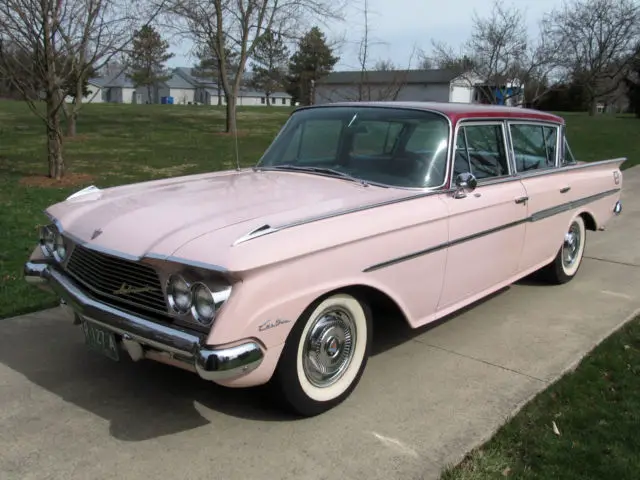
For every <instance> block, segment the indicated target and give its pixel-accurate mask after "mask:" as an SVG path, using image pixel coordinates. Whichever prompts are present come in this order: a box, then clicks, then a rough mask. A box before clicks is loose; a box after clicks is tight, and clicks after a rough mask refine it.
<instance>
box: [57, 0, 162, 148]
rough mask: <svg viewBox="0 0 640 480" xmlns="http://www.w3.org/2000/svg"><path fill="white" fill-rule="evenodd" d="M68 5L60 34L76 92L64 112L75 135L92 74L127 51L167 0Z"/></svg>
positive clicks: (91, 0) (90, 0)
mask: <svg viewBox="0 0 640 480" xmlns="http://www.w3.org/2000/svg"><path fill="white" fill-rule="evenodd" d="M65 4H66V9H67V10H68V13H67V18H66V19H65V22H64V23H63V24H61V29H60V35H61V37H62V39H63V43H64V49H65V51H66V52H67V55H68V56H69V58H70V59H71V61H72V64H71V66H70V67H71V69H72V72H73V78H72V80H71V82H69V83H70V84H71V85H72V87H73V88H74V91H73V92H72V93H73V101H72V102H71V103H70V104H66V103H65V104H64V112H65V116H66V117H67V135H68V136H74V135H75V133H76V123H77V119H78V114H79V112H80V109H81V108H82V100H83V94H82V93H83V87H84V85H85V83H86V81H87V80H88V77H89V74H90V73H91V72H93V71H95V70H99V69H101V68H102V67H103V66H104V65H106V64H107V63H108V62H110V61H111V60H112V59H113V58H114V56H116V55H118V54H121V53H123V52H125V51H127V50H128V49H129V45H130V43H131V42H132V41H133V32H134V31H135V30H136V29H138V28H144V27H145V26H148V25H149V24H150V23H151V22H153V20H154V19H155V18H156V16H157V15H158V14H159V12H160V11H161V9H162V6H163V2H162V1H161V2H160V3H159V4H157V5H155V4H154V5H153V6H152V5H151V4H150V3H149V2H146V1H136V2H132V1H130V0H72V1H67V2H65Z"/></svg>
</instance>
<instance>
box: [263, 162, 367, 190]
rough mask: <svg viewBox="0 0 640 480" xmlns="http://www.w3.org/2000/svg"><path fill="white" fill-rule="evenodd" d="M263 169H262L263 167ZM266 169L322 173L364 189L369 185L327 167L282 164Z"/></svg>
mask: <svg viewBox="0 0 640 480" xmlns="http://www.w3.org/2000/svg"><path fill="white" fill-rule="evenodd" d="M263 168H264V167H263ZM268 168H273V169H277V170H298V171H301V172H316V173H324V174H327V175H333V176H336V177H340V178H344V179H345V180H351V181H352V182H356V183H359V184H361V185H363V186H365V187H368V186H369V183H368V182H367V181H365V180H363V179H361V178H357V177H354V176H353V175H349V174H348V173H346V172H341V171H340V170H335V169H333V168H329V167H303V166H300V165H290V164H284V165H274V166H272V167H268Z"/></svg>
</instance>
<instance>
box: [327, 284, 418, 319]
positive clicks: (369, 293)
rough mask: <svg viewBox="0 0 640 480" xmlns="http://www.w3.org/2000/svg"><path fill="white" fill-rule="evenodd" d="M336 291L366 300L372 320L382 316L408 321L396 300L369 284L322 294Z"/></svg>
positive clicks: (336, 291)
mask: <svg viewBox="0 0 640 480" xmlns="http://www.w3.org/2000/svg"><path fill="white" fill-rule="evenodd" d="M338 292H342V293H348V294H350V295H353V296H354V297H356V298H357V299H359V300H362V301H364V302H366V303H367V304H368V305H369V308H370V309H371V315H373V320H374V321H376V320H377V319H378V317H384V318H393V319H394V320H397V319H402V321H404V322H406V323H408V320H407V317H406V315H405V313H404V312H403V311H402V309H401V308H400V306H399V305H398V304H397V303H396V301H395V300H394V299H393V298H391V297H390V296H389V295H387V294H386V293H384V292H383V291H381V290H378V289H377V288H374V287H370V286H369V285H349V286H346V287H341V288H338V289H336V290H334V291H332V292H329V293H327V294H325V295H324V296H329V295H332V294H334V293H338Z"/></svg>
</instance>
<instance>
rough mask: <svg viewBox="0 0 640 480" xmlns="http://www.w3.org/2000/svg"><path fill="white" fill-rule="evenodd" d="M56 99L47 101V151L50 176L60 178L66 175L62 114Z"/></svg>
mask: <svg viewBox="0 0 640 480" xmlns="http://www.w3.org/2000/svg"><path fill="white" fill-rule="evenodd" d="M54 97H55V96H54ZM56 100H57V99H55V98H52V97H50V98H49V99H48V101H47V120H48V121H47V153H48V158H49V177H51V178H55V179H56V180H60V179H61V178H62V177H63V176H64V160H63V158H62V132H61V128H60V115H59V111H56V109H55V105H56Z"/></svg>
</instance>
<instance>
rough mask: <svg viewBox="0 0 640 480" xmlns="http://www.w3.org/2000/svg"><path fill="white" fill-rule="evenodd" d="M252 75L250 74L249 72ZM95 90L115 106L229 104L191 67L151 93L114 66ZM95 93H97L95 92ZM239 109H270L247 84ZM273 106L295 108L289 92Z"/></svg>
mask: <svg viewBox="0 0 640 480" xmlns="http://www.w3.org/2000/svg"><path fill="white" fill-rule="evenodd" d="M247 73H248V74H250V72H247ZM91 84H92V85H94V86H95V87H94V88H95V92H97V93H96V95H95V96H94V97H93V98H94V99H95V100H94V101H102V102H112V103H137V104H141V103H162V99H163V98H166V97H172V98H173V102H172V103H173V104H181V105H186V104H194V103H195V104H203V105H217V104H218V98H220V102H221V103H225V101H226V100H225V98H224V92H223V90H222V88H219V87H218V83H217V82H216V80H215V79H214V78H211V77H203V76H199V75H197V73H196V71H195V69H193V68H187V67H178V68H174V69H173V70H171V72H170V77H169V78H168V79H167V80H166V81H163V82H159V83H158V84H157V85H155V86H154V87H152V88H151V89H150V90H151V92H149V89H148V88H147V87H146V86H139V87H136V86H135V85H134V84H133V81H132V80H131V78H130V77H129V75H127V73H126V72H125V70H124V69H123V68H122V67H118V66H117V65H110V66H109V68H108V69H107V70H106V72H105V75H104V76H102V77H98V78H94V79H91ZM92 91H93V90H92ZM149 97H151V98H149ZM237 104H238V105H255V106H260V105H266V104H267V95H266V93H265V92H260V91H256V90H254V89H251V88H249V87H248V86H246V81H245V82H243V86H241V88H240V91H239V94H238V100H237ZM269 105H274V106H289V105H292V97H291V95H289V94H288V93H286V92H273V93H271V94H270V95H269Z"/></svg>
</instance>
